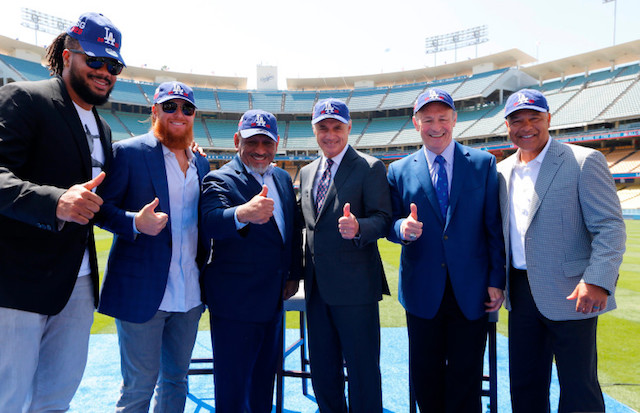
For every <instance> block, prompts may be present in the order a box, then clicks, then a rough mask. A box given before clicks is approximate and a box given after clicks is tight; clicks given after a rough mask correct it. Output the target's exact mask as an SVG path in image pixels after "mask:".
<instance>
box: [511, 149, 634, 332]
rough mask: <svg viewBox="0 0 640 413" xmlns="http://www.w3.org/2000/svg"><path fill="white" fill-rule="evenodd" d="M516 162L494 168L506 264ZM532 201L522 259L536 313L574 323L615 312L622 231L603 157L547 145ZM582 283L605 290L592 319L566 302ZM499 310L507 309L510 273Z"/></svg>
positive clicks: (616, 197)
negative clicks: (600, 308) (603, 305)
mask: <svg viewBox="0 0 640 413" xmlns="http://www.w3.org/2000/svg"><path fill="white" fill-rule="evenodd" d="M517 156H518V154H517V153H516V154H514V155H512V156H510V157H508V158H507V159H505V160H504V161H502V162H500V163H499V164H498V174H499V179H500V209H501V212H502V230H503V234H504V237H505V248H506V254H507V257H508V259H507V263H511V247H510V240H509V190H510V189H511V188H510V186H509V181H510V178H511V172H512V169H513V167H514V165H515V163H516V160H517ZM531 202H532V205H531V214H530V216H529V223H528V228H527V232H526V234H525V257H526V261H527V274H528V277H529V285H530V287H531V293H532V295H533V298H534V300H535V303H536V305H537V307H538V309H539V310H540V312H541V313H542V315H544V316H545V317H547V318H548V319H550V320H556V321H560V320H577V319H584V318H590V317H594V316H596V315H600V314H602V313H604V312H606V311H609V310H613V309H614V308H616V302H615V298H614V293H615V287H616V284H617V281H618V270H619V268H620V264H621V263H622V255H623V254H624V251H625V240H626V232H625V225H624V221H623V219H622V211H621V208H620V200H619V199H618V196H617V194H616V188H615V184H614V182H613V178H612V176H611V173H610V172H609V168H608V166H607V162H606V160H605V158H604V156H603V155H602V154H601V153H600V152H598V151H596V150H593V149H589V148H585V147H581V146H576V145H567V144H562V143H560V142H558V141H555V140H552V142H551V145H550V146H549V150H548V152H547V154H546V155H545V158H544V160H543V162H542V165H541V167H540V174H539V175H538V179H537V181H536V184H535V194H534V196H533V199H532V201H531ZM509 267H510V265H507V271H509V270H508V269H509ZM580 281H584V282H586V283H589V284H595V285H598V286H600V287H602V288H604V289H605V290H607V291H608V292H609V294H610V297H609V300H608V302H607V308H606V310H604V311H600V312H598V313H592V314H583V313H578V312H576V311H575V301H569V300H567V299H566V297H567V296H568V295H569V294H571V292H572V291H573V290H574V289H575V287H576V285H577V284H578V283H579V282H580ZM505 306H506V307H507V309H508V310H510V309H511V302H510V299H509V277H508V273H507V299H506V303H505Z"/></svg>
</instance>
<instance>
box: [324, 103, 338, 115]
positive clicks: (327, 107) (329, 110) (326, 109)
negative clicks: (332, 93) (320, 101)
mask: <svg viewBox="0 0 640 413" xmlns="http://www.w3.org/2000/svg"><path fill="white" fill-rule="evenodd" d="M334 112H336V109H335V108H334V107H333V106H331V102H326V103H325V104H324V110H323V111H322V113H334Z"/></svg>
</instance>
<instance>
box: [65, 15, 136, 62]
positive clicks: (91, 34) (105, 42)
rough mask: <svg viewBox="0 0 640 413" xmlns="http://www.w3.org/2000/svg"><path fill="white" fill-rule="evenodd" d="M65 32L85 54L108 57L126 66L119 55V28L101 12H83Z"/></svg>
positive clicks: (120, 37) (120, 41)
mask: <svg viewBox="0 0 640 413" xmlns="http://www.w3.org/2000/svg"><path fill="white" fill-rule="evenodd" d="M67 34H68V35H69V36H71V37H73V38H74V39H76V40H78V42H80V46H82V49H83V50H84V52H85V54H86V55H87V56H91V57H110V58H112V59H116V60H117V61H119V62H120V63H122V64H123V65H124V66H126V65H125V64H124V59H122V56H121V55H120V46H121V45H122V35H121V34H120V30H118V28H117V27H116V26H114V25H113V23H111V20H109V19H107V18H106V17H104V16H103V15H102V14H100V13H94V12H89V13H84V14H83V15H81V16H80V17H79V18H78V22H77V23H76V24H75V25H73V26H71V27H70V28H69V29H68V30H67Z"/></svg>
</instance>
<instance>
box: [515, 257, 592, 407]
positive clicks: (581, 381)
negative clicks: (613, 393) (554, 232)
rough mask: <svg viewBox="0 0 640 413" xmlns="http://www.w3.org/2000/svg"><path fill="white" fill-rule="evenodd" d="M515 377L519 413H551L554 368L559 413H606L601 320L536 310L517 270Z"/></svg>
mask: <svg viewBox="0 0 640 413" xmlns="http://www.w3.org/2000/svg"><path fill="white" fill-rule="evenodd" d="M510 277H511V278H510V280H509V281H510V283H509V285H510V288H509V290H510V291H509V293H510V300H511V312H510V313H509V376H510V380H511V404H512V406H513V412H514V413H527V412H531V413H540V412H548V411H549V410H550V406H549V385H550V383H551V366H552V361H553V357H554V356H555V359H556V367H557V369H558V380H559V382H560V404H559V406H558V412H559V413H571V412H604V399H603V397H602V390H601V389H600V384H599V383H598V362H597V351H596V325H597V317H593V318H589V319H585V320H571V321H551V320H549V319H547V318H545V317H544V316H543V315H542V314H540V312H539V311H538V308H537V307H536V304H535V302H534V300H533V297H532V295H531V290H530V288H529V282H528V280H527V275H526V272H525V271H521V270H515V269H513V268H512V269H511V274H510Z"/></svg>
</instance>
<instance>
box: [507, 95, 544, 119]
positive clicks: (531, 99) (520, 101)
mask: <svg viewBox="0 0 640 413" xmlns="http://www.w3.org/2000/svg"><path fill="white" fill-rule="evenodd" d="M521 109H531V110H537V111H538V112H543V113H548V112H549V104H548V103H547V99H546V98H545V97H544V95H543V94H542V93H541V92H540V91H537V90H534V89H522V90H519V91H517V92H516V93H514V94H512V95H511V96H509V99H507V104H506V105H505V106H504V117H505V118H506V117H508V116H509V115H511V114H512V113H513V112H515V111H517V110H521Z"/></svg>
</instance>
